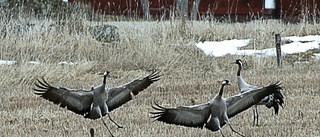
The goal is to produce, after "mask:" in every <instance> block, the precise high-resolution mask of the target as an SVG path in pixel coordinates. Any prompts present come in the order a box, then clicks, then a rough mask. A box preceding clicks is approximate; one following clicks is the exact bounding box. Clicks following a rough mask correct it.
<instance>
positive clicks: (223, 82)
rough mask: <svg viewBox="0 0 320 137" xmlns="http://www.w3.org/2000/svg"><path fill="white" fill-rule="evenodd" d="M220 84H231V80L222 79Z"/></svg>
mask: <svg viewBox="0 0 320 137" xmlns="http://www.w3.org/2000/svg"><path fill="white" fill-rule="evenodd" d="M221 85H222V86H225V85H231V82H230V81H229V80H223V81H222V82H221Z"/></svg>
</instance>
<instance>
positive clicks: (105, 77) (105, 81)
mask: <svg viewBox="0 0 320 137" xmlns="http://www.w3.org/2000/svg"><path fill="white" fill-rule="evenodd" d="M107 76H108V75H106V74H105V75H103V82H102V84H103V85H106V83H107Z"/></svg>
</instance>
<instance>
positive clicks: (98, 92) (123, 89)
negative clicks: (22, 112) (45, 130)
mask: <svg viewBox="0 0 320 137" xmlns="http://www.w3.org/2000/svg"><path fill="white" fill-rule="evenodd" d="M159 72H160V71H153V72H152V73H151V74H150V75H148V76H146V77H143V78H141V79H135V80H133V81H132V82H129V83H127V84H124V85H122V86H119V87H114V88H107V87H106V79H107V76H108V75H109V72H108V71H106V72H105V74H104V78H103V83H102V84H101V85H99V86H96V87H93V88H91V90H75V89H67V88H63V87H53V86H51V85H50V84H48V83H47V82H46V81H45V80H44V79H43V78H42V81H41V80H39V79H37V83H35V86H36V88H34V90H35V92H34V93H35V94H36V95H40V96H41V97H43V98H44V99H47V100H49V101H51V102H53V103H54V104H57V105H60V107H63V108H64V107H66V108H67V109H68V110H70V111H72V112H74V113H76V114H80V115H82V116H84V118H89V119H98V118H101V120H102V121H103V123H104V125H105V126H106V127H107V129H108V131H109V132H110V130H109V128H108V126H107V125H106V124H105V122H104V120H103V118H102V117H103V116H105V115H108V117H109V119H110V120H111V121H112V122H113V123H114V124H116V125H117V126H118V127H119V128H122V126H120V125H119V124H117V123H116V122H114V121H113V119H111V117H110V115H109V112H111V111H113V110H114V109H116V108H118V107H120V106H122V105H123V104H125V103H126V102H128V101H130V100H132V98H133V96H135V95H137V94H139V93H140V92H141V91H143V90H144V89H146V88H147V87H149V86H150V85H151V84H152V83H154V82H156V81H158V80H159V79H160V75H159ZM110 134H111V135H112V133H111V132H110ZM112 136H113V135H112Z"/></svg>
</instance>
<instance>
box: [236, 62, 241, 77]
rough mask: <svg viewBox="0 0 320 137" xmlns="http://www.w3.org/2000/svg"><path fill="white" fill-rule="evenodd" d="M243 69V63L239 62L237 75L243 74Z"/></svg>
mask: <svg viewBox="0 0 320 137" xmlns="http://www.w3.org/2000/svg"><path fill="white" fill-rule="evenodd" d="M241 70H242V64H241V63H240V64H238V72H237V76H241Z"/></svg>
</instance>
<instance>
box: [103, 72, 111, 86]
mask: <svg viewBox="0 0 320 137" xmlns="http://www.w3.org/2000/svg"><path fill="white" fill-rule="evenodd" d="M109 74H110V72H109V71H105V72H104V74H103V84H106V83H107V77H108V76H109Z"/></svg>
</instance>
